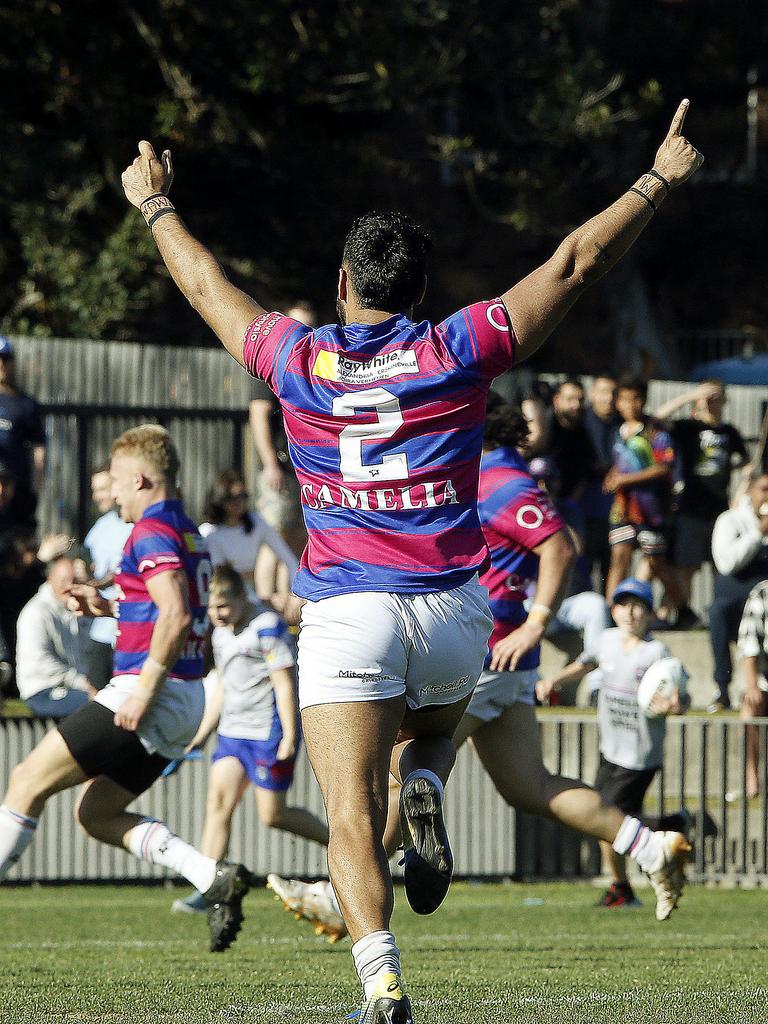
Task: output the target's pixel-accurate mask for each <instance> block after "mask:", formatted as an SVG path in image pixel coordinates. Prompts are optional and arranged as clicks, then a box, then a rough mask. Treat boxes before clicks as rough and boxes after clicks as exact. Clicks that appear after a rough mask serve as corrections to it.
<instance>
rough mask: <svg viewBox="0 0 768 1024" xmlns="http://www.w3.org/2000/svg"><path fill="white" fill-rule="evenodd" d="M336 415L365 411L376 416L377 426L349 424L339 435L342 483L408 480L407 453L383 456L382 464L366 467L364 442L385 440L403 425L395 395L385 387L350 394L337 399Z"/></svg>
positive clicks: (333, 407) (348, 414)
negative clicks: (343, 481)
mask: <svg viewBox="0 0 768 1024" xmlns="http://www.w3.org/2000/svg"><path fill="white" fill-rule="evenodd" d="M331 409H332V412H333V415H334V416H354V415H355V414H356V413H357V412H358V410H361V409H365V410H366V411H373V412H375V413H376V420H377V422H376V423H350V424H349V425H348V426H346V427H344V429H343V430H342V432H341V434H340V435H339V456H340V463H339V468H340V470H341V476H342V479H343V480H348V481H350V482H357V483H359V482H362V481H367V480H374V481H378V480H405V479H407V477H408V456H407V455H406V454H405V452H395V453H393V454H392V455H384V456H382V458H381V461H380V462H375V463H373V464H372V465H364V464H363V442H365V441H386V440H387V438H390V437H392V436H393V434H395V433H396V432H397V431H398V430H399V429H400V427H402V425H403V414H402V412H401V411H400V402H399V400H398V398H397V396H396V395H393V394H392V392H391V391H387V390H386V388H371V389H370V390H369V391H350V392H348V393H347V394H345V395H339V396H338V397H337V398H334V400H333V405H332V407H331Z"/></svg>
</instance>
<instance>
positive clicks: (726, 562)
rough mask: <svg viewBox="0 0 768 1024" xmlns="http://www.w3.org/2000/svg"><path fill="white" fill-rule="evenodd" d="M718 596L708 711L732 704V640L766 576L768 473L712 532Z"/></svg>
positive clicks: (712, 627) (711, 621)
mask: <svg viewBox="0 0 768 1024" xmlns="http://www.w3.org/2000/svg"><path fill="white" fill-rule="evenodd" d="M712 560H713V561H714V563H715V569H716V570H717V571H716V573H715V596H714V601H713V602H712V605H711V606H710V609H709V635H710V640H711V643H712V654H713V657H714V661H715V685H716V686H717V689H718V693H717V696H716V698H715V700H714V702H713V703H712V704H710V706H709V708H708V710H709V711H710V712H712V713H714V712H717V711H722V710H725V709H727V708H730V706H731V700H730V695H729V693H728V687H729V686H730V683H731V677H732V675H733V664H732V662H731V650H730V646H729V644H730V641H731V640H735V639H736V637H737V635H738V630H739V623H740V621H741V616H742V613H743V611H744V605H745V603H746V600H747V597H748V595H749V592H750V591H751V590H752V588H753V587H755V586H757V584H758V583H761V582H762V581H763V580H768V473H762V474H761V475H760V476H759V477H758V478H757V479H756V480H754V481H753V482H752V484H751V485H750V487H749V490H748V491H747V493H746V494H745V495H744V496H743V497H742V498H741V499H740V500H739V502H738V504H737V505H736V507H735V508H731V509H727V510H726V511H725V512H723V513H722V514H721V515H720V516H718V518H717V520H716V522H715V528H714V530H713V532H712Z"/></svg>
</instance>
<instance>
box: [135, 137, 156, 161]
mask: <svg viewBox="0 0 768 1024" xmlns="http://www.w3.org/2000/svg"><path fill="white" fill-rule="evenodd" d="M139 153H141V155H142V156H143V157H146V158H147V160H157V157H156V156H155V151H154V149H153V148H152V143H151V142H147V141H146V140H144V139H142V140H141V142H140V143H139Z"/></svg>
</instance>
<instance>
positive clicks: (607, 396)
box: [584, 373, 621, 593]
mask: <svg viewBox="0 0 768 1024" xmlns="http://www.w3.org/2000/svg"><path fill="white" fill-rule="evenodd" d="M620 425H621V416H619V414H618V413H617V412H616V378H615V377H614V376H613V375H612V374H610V373H600V374H598V375H597V376H596V377H595V378H594V380H593V381H592V387H591V388H590V389H589V405H588V406H587V408H586V409H585V410H584V426H585V427H586V429H587V433H588V434H589V438H590V440H591V441H592V448H593V450H594V453H595V460H596V466H595V476H594V478H593V479H592V480H590V482H589V483H588V484H587V489H586V492H585V494H584V561H585V563H586V565H587V572H588V573H589V575H590V578H591V576H592V571H593V567H595V566H596V567H597V569H598V571H599V574H600V582H599V585H598V589H599V590H600V592H601V593H603V592H604V591H605V580H606V577H607V575H608V567H609V565H610V562H611V547H610V544H609V543H608V517H609V515H610V512H611V504H612V502H613V497H612V495H610V494H606V493H605V491H604V490H603V481H604V480H605V477H606V475H607V473H608V470H609V469H610V468H611V465H612V464H613V445H614V442H615V440H616V433H617V431H618V429H619V426H620Z"/></svg>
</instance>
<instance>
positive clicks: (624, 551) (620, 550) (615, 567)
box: [605, 544, 632, 602]
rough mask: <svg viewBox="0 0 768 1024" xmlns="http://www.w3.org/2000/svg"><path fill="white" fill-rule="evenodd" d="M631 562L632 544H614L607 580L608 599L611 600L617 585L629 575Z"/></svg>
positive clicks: (606, 591)
mask: <svg viewBox="0 0 768 1024" xmlns="http://www.w3.org/2000/svg"><path fill="white" fill-rule="evenodd" d="M631 562H632V545H631V544H614V545H613V546H612V547H611V564H610V567H609V569H608V579H607V580H606V582H605V597H606V600H607V601H609V602H610V600H611V598H612V597H613V592H614V590H615V589H616V587H618V585H619V584H620V583H621V581H622V580H624V579H626V578H627V576H628V575H629V566H630V564H631Z"/></svg>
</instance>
